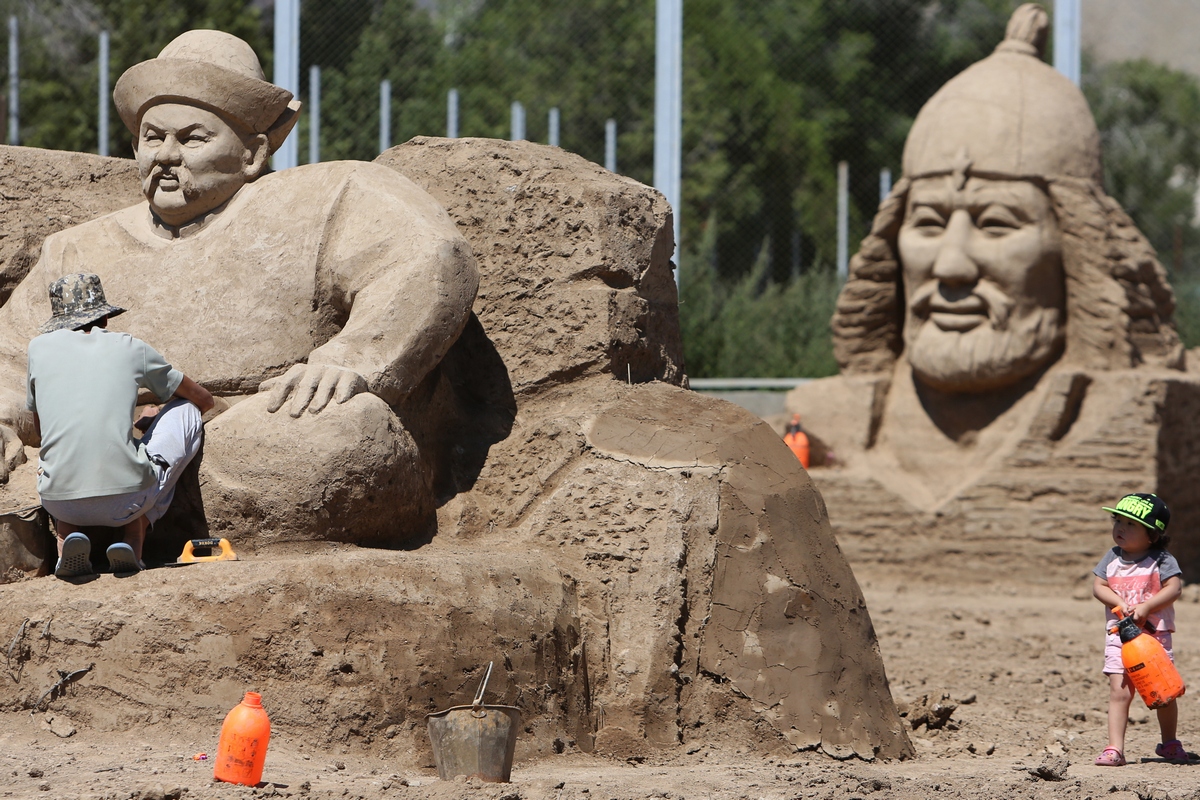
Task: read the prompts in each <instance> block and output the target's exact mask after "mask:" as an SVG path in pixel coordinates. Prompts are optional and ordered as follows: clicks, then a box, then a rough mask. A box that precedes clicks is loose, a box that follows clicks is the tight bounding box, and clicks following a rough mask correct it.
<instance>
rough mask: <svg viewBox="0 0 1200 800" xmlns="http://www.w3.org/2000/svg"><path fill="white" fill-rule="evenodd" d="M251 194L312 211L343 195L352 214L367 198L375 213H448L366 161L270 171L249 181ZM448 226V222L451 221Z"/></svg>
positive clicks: (439, 216)
mask: <svg viewBox="0 0 1200 800" xmlns="http://www.w3.org/2000/svg"><path fill="white" fill-rule="evenodd" d="M246 188H247V189H252V191H253V193H254V194H263V193H265V194H268V195H271V196H273V198H275V199H276V201H282V202H286V203H288V204H292V203H294V204H296V205H297V206H298V207H299V208H300V209H302V210H303V209H307V210H308V213H312V211H313V210H315V209H321V208H326V207H328V208H329V209H330V210H329V211H327V212H326V213H331V214H332V213H336V211H334V210H333V208H332V205H335V204H339V201H342V200H348V201H350V202H351V203H352V204H353V206H354V211H355V213H356V214H370V213H371V212H372V209H371V208H370V207H369V206H370V205H371V204H375V203H378V204H381V207H380V208H379V212H380V213H386V211H387V210H390V209H396V208H400V209H403V210H404V211H405V213H408V214H413V213H417V214H420V215H422V216H426V217H428V218H429V219H430V220H431V221H433V220H436V221H437V222H439V223H441V224H446V223H450V218H449V216H448V215H447V214H446V211H445V209H444V208H442V206H441V205H440V204H439V203H438V202H437V201H436V200H434V199H433V197H432V196H431V195H430V194H429V193H428V192H427V191H425V190H424V189H422V188H421V187H420V186H418V185H417V184H415V183H413V181H411V180H410V179H409V178H407V177H405V176H404V175H402V174H401V173H399V172H397V171H396V170H394V169H391V168H389V167H385V166H384V165H382V164H376V163H373V162H369V161H326V162H321V163H318V164H305V165H303V166H299V167H293V168H292V169H288V170H284V171H282V172H272V173H269V174H267V175H264V176H263V177H261V178H259V179H258V180H257V181H255V182H254V183H252V184H250V185H249V186H248V187H246ZM451 227H453V226H452V223H451Z"/></svg>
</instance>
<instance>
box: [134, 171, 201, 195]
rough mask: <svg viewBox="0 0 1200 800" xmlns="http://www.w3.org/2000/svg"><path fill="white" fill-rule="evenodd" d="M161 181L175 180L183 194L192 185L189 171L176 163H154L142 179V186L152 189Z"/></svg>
mask: <svg viewBox="0 0 1200 800" xmlns="http://www.w3.org/2000/svg"><path fill="white" fill-rule="evenodd" d="M163 181H175V182H176V183H177V184H178V185H179V189H180V190H181V191H183V192H184V193H185V194H186V193H187V191H188V189H190V188H191V186H192V176H191V172H190V171H189V170H187V169H186V168H184V167H182V166H180V165H177V164H154V165H153V166H151V167H150V170H149V172H148V173H147V174H146V178H145V180H144V188H145V189H147V190H150V189H153V188H154V187H156V186H158V185H159V184H160V183H162V182H163Z"/></svg>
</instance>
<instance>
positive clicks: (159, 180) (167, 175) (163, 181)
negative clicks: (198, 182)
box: [150, 167, 183, 192]
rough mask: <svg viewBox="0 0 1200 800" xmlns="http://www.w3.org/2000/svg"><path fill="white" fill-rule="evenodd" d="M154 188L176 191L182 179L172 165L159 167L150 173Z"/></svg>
mask: <svg viewBox="0 0 1200 800" xmlns="http://www.w3.org/2000/svg"><path fill="white" fill-rule="evenodd" d="M150 181H151V182H152V183H153V185H154V188H156V189H158V190H161V191H164V192H174V191H178V190H179V187H180V186H181V185H182V183H183V181H182V179H181V178H180V176H179V174H178V173H177V172H176V171H175V169H174V168H173V167H159V168H157V169H156V170H155V171H154V172H153V173H152V174H151V175H150Z"/></svg>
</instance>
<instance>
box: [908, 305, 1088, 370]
mask: <svg viewBox="0 0 1200 800" xmlns="http://www.w3.org/2000/svg"><path fill="white" fill-rule="evenodd" d="M993 291H994V290H993ZM916 306H917V303H914V309H913V310H912V311H911V312H910V315H909V324H910V326H912V325H915V326H916V328H915V330H914V331H913V332H912V333H911V334H906V336H905V339H906V340H907V357H908V362H909V364H910V365H912V369H913V374H914V375H915V376H916V377H917V379H918V380H920V381H921V382H922V383H924V384H925V385H927V386H929V387H931V388H933V389H938V390H940V391H943V392H970V393H974V392H986V391H992V390H995V389H1001V388H1004V387H1007V386H1011V385H1012V384H1014V383H1016V382H1017V381H1019V380H1021V379H1022V378H1025V377H1028V376H1029V375H1032V374H1033V373H1034V372H1036V371H1038V370H1039V369H1041V368H1042V367H1044V366H1046V365H1047V364H1049V363H1050V362H1051V361H1053V360H1054V359H1055V358H1056V357H1057V356H1058V355H1059V353H1061V352H1062V347H1063V341H1064V338H1065V331H1064V330H1063V325H1062V313H1061V311H1060V310H1059V309H1057V308H1045V307H1033V308H1027V309H1018V310H1015V311H1013V312H1012V313H1007V312H1008V309H1007V308H1006V309H1004V312H1005V313H1000V309H999V307H998V306H997V305H996V304H995V303H994V299H993V302H989V304H988V319H987V320H986V321H984V322H982V323H981V324H979V325H976V326H975V327H974V328H971V329H970V330H967V331H955V330H942V329H941V328H939V327H938V326H937V324H936V323H935V322H934V321H933V320H931V319H929V317H928V314H927V313H926V314H924V315H922V314H918V313H917V311H916Z"/></svg>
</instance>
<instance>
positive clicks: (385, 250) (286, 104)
mask: <svg viewBox="0 0 1200 800" xmlns="http://www.w3.org/2000/svg"><path fill="white" fill-rule="evenodd" d="M114 100H115V103H116V106H117V109H118V111H119V112H120V114H121V118H122V120H123V121H124V123H125V124H126V126H127V127H128V128H129V130H130V131H131V132H132V133H133V136H134V150H135V154H136V158H137V163H138V169H139V173H140V176H141V181H142V189H143V192H144V194H145V197H146V202H145V203H142V204H139V205H136V206H132V207H130V208H126V209H124V210H121V211H118V212H115V213H112V214H109V215H106V216H103V217H100V218H98V219H96V220H93V221H91V222H89V223H86V224H83V225H79V226H77V227H74V228H70V229H67V230H65V231H62V232H60V233H59V234H56V235H54V236H52V237H50V238H49V239H48V240H47V241H46V243H45V246H44V248H43V251H42V255H41V259H40V261H39V262H38V264H37V265H36V266H35V267H34V269H33V271H32V272H31V273H30V275H29V276H28V277H27V278H26V279H25V280H24V282H23V283H22V284H21V285H20V286H19V287H18V288H17V289H16V290H15V292H14V293H13V295H12V297H11V299H10V300H9V302H8V303H7V304H6V305H5V306H4V307H3V308H2V309H0V356H2V357H3V358H2V362H3V366H2V367H0V369H3V370H4V375H3V382H2V384H0V385H2V386H3V390H4V393H3V394H2V395H0V421H2V422H3V423H4V424H5V425H7V426H8V427H9V428H10V429H11V430H10V431H9V433H8V444H9V446H8V447H7V448H6V455H7V461H8V466H12V465H14V464H15V462H16V461H18V460H20V456H19V455H18V453H17V451H18V450H19V448H16V447H14V446H13V444H14V442H15V437H14V436H13V435H12V431H16V432H17V433H18V434H19V435H20V438H21V439H22V440H23V441H24V442H25V443H26V444H35V443H36V439H35V437H34V436H33V435H32V433H31V428H30V425H29V420H28V419H26V418H24V416H23V415H22V414H21V412H20V403H19V402H17V400H18V397H19V392H18V391H17V390H18V389H19V387H20V386H21V381H20V379H19V378H18V375H19V374H20V373H21V372H23V371H24V369H25V365H24V357H23V356H22V355H21V353H22V352H23V351H24V348H25V344H26V343H27V342H28V341H29V339H30V338H31V337H32V336H33V335H34V334H35V333H36V330H37V325H38V324H39V322H40V320H39V319H38V318H39V316H41V315H44V314H43V312H44V309H43V306H44V305H45V296H46V287H47V286H48V285H49V284H50V283H51V282H52V281H54V280H55V279H57V278H58V277H60V276H62V275H63V274H67V273H72V272H78V271H81V270H84V271H95V272H97V273H99V274H100V275H101V277H102V279H103V281H104V284H105V286H106V288H107V289H108V290H109V291H110V292H111V293H112V294H114V295H115V296H121V297H127V298H130V300H131V301H134V302H133V309H134V310H132V311H131V312H130V313H129V314H128V315H127V316H126V322H127V324H126V330H128V331H129V332H130V333H131V334H132V335H134V336H138V337H144V338H145V339H147V340H150V341H154V342H155V343H156V345H157V346H159V347H161V348H162V349H163V350H165V351H166V352H170V353H171V354H172V358H173V359H174V361H175V363H176V364H177V365H178V366H179V367H180V368H181V369H182V370H184V371H186V372H187V374H189V375H192V376H194V377H195V379H196V380H197V381H198V382H199V383H200V384H201V385H203V386H205V387H206V388H208V389H209V390H211V391H212V392H213V393H214V394H216V395H222V396H225V398H226V399H227V400H228V401H231V402H232V408H231V409H230V410H228V411H226V412H225V413H224V414H223V415H222V416H221V417H219V418H218V420H217V423H218V424H213V423H210V425H209V428H208V436H207V443H206V458H205V465H206V466H205V467H203V468H202V471H201V483H202V484H203V485H204V487H205V488H204V492H205V505H206V506H209V507H210V508H209V509H208V510H209V512H210V516H211V515H212V511H213V509H212V508H211V506H213V504H216V505H217V506H219V508H218V509H217V511H218V512H219V513H218V514H217V516H220V515H221V513H225V514H226V516H229V515H232V516H241V517H243V518H245V519H246V520H247V525H250V526H259V527H260V528H261V527H262V526H263V525H266V527H268V528H270V527H272V526H273V527H274V529H276V531H277V532H278V533H279V534H280V535H281V536H283V537H285V538H286V537H292V538H311V537H313V536H316V537H321V536H328V537H329V538H353V539H354V540H355V541H361V542H375V543H391V542H396V541H399V540H401V539H402V538H404V536H405V535H411V533H412V532H413V530H412V528H413V527H414V526H416V527H419V526H420V525H421V524H422V523H423V521H427V520H428V519H430V518H431V515H432V513H433V497H432V489H431V478H430V467H429V464H428V458H426V457H425V456H423V455H422V454H421V453H420V452H419V449H420V448H418V447H417V446H416V444H415V442H414V439H413V437H412V436H411V435H410V432H409V431H408V430H407V429H406V427H405V425H404V423H402V422H401V421H400V419H399V418H398V417H397V416H396V414H395V413H394V412H395V410H396V409H399V408H400V407H401V406H402V405H403V403H404V402H405V401H406V399H407V398H408V397H409V396H410V395H411V393H412V392H413V391H414V389H416V388H417V387H419V386H421V385H422V382H423V381H427V379H428V378H429V377H430V375H431V373H432V372H433V371H434V370H435V368H436V367H437V365H438V364H439V362H440V360H441V359H442V357H443V356H444V355H445V353H446V352H447V350H448V349H449V348H450V346H451V345H452V344H453V343H454V341H455V340H456V338H457V337H458V335H459V333H460V332H461V331H462V329H463V326H464V325H465V324H466V321H467V319H468V316H469V314H470V310H471V303H472V301H473V300H474V296H475V292H476V288H477V285H478V277H477V274H476V270H475V265H474V260H473V257H472V256H471V255H470V251H469V248H468V247H467V245H466V243H465V241H464V240H463V239H462V238H461V236H460V235H459V234H458V233H457V231H456V229H455V227H454V224H453V222H451V220H450V219H449V217H448V216H447V215H446V213H445V211H444V210H443V209H442V208H441V207H440V206H439V205H438V204H437V203H436V202H435V201H434V200H433V199H432V198H430V197H429V196H428V195H427V194H426V193H425V192H424V191H422V190H421V189H419V188H417V187H416V186H415V185H414V184H412V183H411V182H410V181H408V180H407V179H406V178H404V177H402V176H400V175H399V174H398V173H396V172H395V171H393V170H390V169H387V168H386V167H382V166H378V165H374V164H366V163H361V162H333V163H326V164H315V165H310V166H306V167H300V168H297V169H293V170H288V171H286V172H281V173H271V172H270V171H269V169H268V165H267V159H268V157H269V156H270V154H271V153H272V152H274V151H275V149H277V148H278V147H279V146H280V144H282V142H283V140H284V138H285V137H286V136H287V135H288V133H289V132H290V130H291V128H292V127H293V125H294V124H295V122H296V118H297V114H298V109H299V103H298V102H296V101H294V100H293V99H292V95H291V93H290V92H287V91H286V90H284V89H281V88H279V87H277V86H274V85H272V84H270V83H268V82H267V81H266V80H264V78H263V74H262V69H261V67H260V65H259V62H258V58H257V57H256V56H255V54H254V52H253V50H251V48H250V47H249V46H248V45H247V44H246V43H245V42H243V41H242V40H240V39H238V38H236V37H234V36H231V35H229V34H226V33H221V32H218V31H191V32H189V33H185V34H183V35H182V36H180V37H178V38H177V39H175V40H174V41H173V42H172V43H171V44H169V45H168V46H167V47H166V48H165V49H164V50H163V51H162V53H161V54H160V55H159V56H158V58H155V59H151V60H149V61H146V62H143V63H141V64H138V65H136V66H134V67H131V68H130V69H129V70H127V71H126V72H125V74H124V75H123V76H122V77H121V79H120V80H119V81H118V82H117V85H116V88H115V91H114ZM85 267H86V270H85V269H84V268H85ZM8 373H11V375H9V374H8ZM262 388H266V389H269V390H270V391H269V392H263V393H262V394H256V393H258V392H259V390H260V389H262ZM241 398H245V399H244V402H238V400H239V399H241ZM276 412H278V413H276ZM205 470H207V472H206V471H205ZM339 481H341V482H342V483H339ZM262 486H269V487H272V488H273V490H274V491H276V492H277V493H278V495H281V496H284V497H286V498H287V502H286V503H280V504H276V505H278V506H279V507H280V508H281V509H283V510H281V511H280V512H279V513H280V514H283V516H280V517H277V518H274V519H268V520H266V521H265V522H264V516H268V515H269V513H270V510H269V509H267V510H266V511H264V510H263V509H261V508H259V509H258V510H256V507H252V506H254V505H255V503H260V504H267V505H270V504H271V502H272V499H273V498H272V497H266V499H265V500H263V499H262V498H263V497H264V495H263V491H261V488H262ZM278 495H277V496H278ZM256 498H258V499H256ZM356 509H357V510H356ZM360 511H361V513H359V512H360ZM288 514H291V516H288ZM345 514H359V515H358V516H355V517H354V518H349V519H348V518H344V515H345ZM364 514H365V515H366V516H363V515H364ZM371 514H374V515H375V516H373V517H372V516H371ZM217 522H218V523H220V520H217ZM225 524H228V520H225ZM251 529H253V527H251Z"/></svg>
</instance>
